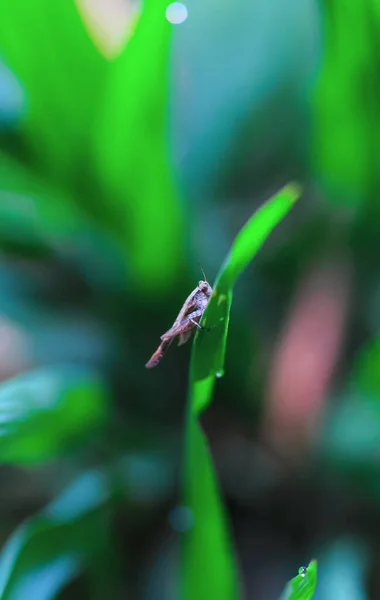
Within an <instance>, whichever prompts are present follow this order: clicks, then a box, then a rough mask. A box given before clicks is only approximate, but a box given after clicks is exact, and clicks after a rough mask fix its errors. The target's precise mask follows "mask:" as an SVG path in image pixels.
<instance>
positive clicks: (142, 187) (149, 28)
mask: <svg viewBox="0 0 380 600" xmlns="http://www.w3.org/2000/svg"><path fill="white" fill-rule="evenodd" d="M166 7H167V0H145V2H144V3H143V8H142V13H141V16H140V19H139V21H138V23H137V27H136V30H135V33H134V34H133V35H132V37H130V38H128V40H127V42H126V44H125V47H124V49H123V50H122V52H121V53H120V55H119V56H118V57H117V58H116V59H115V60H114V61H113V63H112V64H111V66H110V72H109V79H108V86H107V90H106V97H105V102H104V110H103V111H102V112H101V115H100V117H99V122H98V124H97V126H96V127H95V130H94V135H95V161H96V165H97V170H98V173H99V177H100V180H101V183H102V187H103V190H104V191H105V192H106V194H107V204H108V207H109V210H110V213H111V214H112V216H113V221H114V226H115V227H116V228H118V231H119V233H120V235H121V238H122V239H123V240H124V242H123V243H124V248H125V253H126V255H127V256H128V260H129V262H130V264H131V267H132V270H133V275H134V277H135V279H136V283H137V284H138V285H139V286H140V287H141V288H145V289H147V290H155V292H159V291H160V290H165V288H166V287H167V281H168V280H170V279H171V278H172V274H173V271H174V269H175V267H176V265H178V264H179V263H180V249H181V247H182V244H181V237H182V236H183V230H182V223H181V222H182V219H181V208H180V203H179V199H178V195H177V193H176V186H175V182H174V178H173V172H172V166H171V162H172V161H171V156H170V150H169V144H168V139H169V123H168V104H169V71H170V45H171V29H172V25H171V24H170V23H169V22H168V21H167V19H166V18H165V9H166Z"/></svg>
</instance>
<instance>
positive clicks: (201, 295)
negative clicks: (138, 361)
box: [145, 273, 212, 369]
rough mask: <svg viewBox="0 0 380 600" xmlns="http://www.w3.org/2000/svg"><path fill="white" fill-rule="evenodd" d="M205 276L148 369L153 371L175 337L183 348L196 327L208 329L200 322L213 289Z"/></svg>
mask: <svg viewBox="0 0 380 600" xmlns="http://www.w3.org/2000/svg"><path fill="white" fill-rule="evenodd" d="M203 276H204V278H205V280H204V281H200V282H199V283H198V285H197V287H196V288H195V289H194V290H193V291H192V292H191V294H190V295H189V296H188V297H187V298H186V300H185V302H184V304H183V306H182V308H181V310H180V311H179V313H178V316H177V318H176V320H175V321H174V323H173V325H172V327H171V328H170V329H169V330H168V331H167V332H166V333H164V334H163V335H162V336H161V340H162V341H161V344H160V345H159V346H158V348H157V350H156V352H155V353H154V354H153V355H152V357H151V358H150V360H148V362H147V363H146V365H145V366H146V368H147V369H152V368H153V367H156V366H157V365H158V363H159V362H160V361H161V360H162V358H163V357H164V354H165V352H166V350H167V349H168V348H169V346H170V344H171V343H172V341H173V340H174V338H175V337H177V336H178V337H179V342H178V346H182V344H185V343H186V342H187V341H188V340H189V339H190V337H191V335H192V333H193V331H194V330H195V328H196V327H198V328H199V329H206V328H205V327H202V325H200V324H199V321H200V320H201V317H202V315H203V313H204V311H205V309H206V306H207V304H208V301H209V300H210V297H211V294H212V287H211V286H210V284H209V283H208V282H207V280H206V277H205V274H204V273H203Z"/></svg>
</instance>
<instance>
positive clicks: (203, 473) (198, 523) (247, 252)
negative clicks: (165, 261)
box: [181, 184, 301, 600]
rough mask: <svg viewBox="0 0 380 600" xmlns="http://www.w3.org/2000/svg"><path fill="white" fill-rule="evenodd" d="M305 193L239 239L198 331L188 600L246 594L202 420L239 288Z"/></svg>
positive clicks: (291, 194) (282, 198)
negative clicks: (250, 266) (245, 271)
mask: <svg viewBox="0 0 380 600" xmlns="http://www.w3.org/2000/svg"><path fill="white" fill-rule="evenodd" d="M300 193H301V190H300V188H299V186H298V185H296V184H290V185H288V186H286V187H285V188H284V189H283V190H281V191H280V192H279V193H278V194H277V195H276V196H275V197H274V198H272V199H271V200H270V201H269V202H267V203H266V204H264V206H262V207H261V208H260V210H259V211H257V212H256V213H255V214H254V215H253V216H252V217H251V219H250V220H249V221H248V222H247V223H246V225H245V226H244V227H243V228H242V230H241V231H240V232H239V234H238V235H237V236H236V238H235V241H234V243H233V245H232V248H231V251H230V253H229V254H228V256H227V258H226V260H225V261H224V263H223V265H222V268H221V270H220V273H219V275H218V277H217V279H216V282H215V286H214V292H213V294H212V297H211V300H210V302H209V304H208V307H207V309H206V311H205V314H204V317H203V319H202V323H203V325H204V324H205V322H207V326H208V327H211V328H212V329H211V331H210V332H209V333H207V335H199V334H198V332H197V333H196V336H195V340H194V343H193V348H192V358H191V365H190V389H189V400H188V413H187V422H186V440H185V467H184V490H183V495H184V503H185V505H186V506H188V507H189V508H190V509H191V510H192V512H193V517H194V525H193V527H192V529H191V530H190V531H188V532H187V533H186V534H185V535H184V537H183V548H182V549H183V554H182V573H181V575H182V578H181V586H182V587H181V599H182V600H193V598H197V600H208V598H218V600H235V599H237V598H239V596H240V594H239V583H238V574H237V568H236V564H235V558H234V554H233V550H232V548H231V543H230V539H229V531H228V527H227V524H226V519H225V514H224V507H223V504H222V501H221V497H220V493H219V490H218V484H217V480H216V476H215V473H214V470H213V466H212V460H211V457H210V453H209V450H208V447H207V441H206V439H205V436H204V434H203V432H202V429H201V427H200V425H199V423H198V418H197V417H198V415H199V413H200V412H201V411H202V410H203V409H204V408H206V406H207V405H208V404H209V403H210V401H211V397H212V392H213V388H214V383H215V376H217V375H219V376H220V375H222V373H223V368H224V357H225V352H226V343H227V333H228V321H229V314H230V307H231V301H232V287H233V284H234V282H235V280H236V278H237V276H238V275H239V274H240V273H241V271H242V270H243V269H244V268H245V267H246V266H247V264H248V263H249V261H250V260H251V259H252V258H253V256H254V255H255V254H256V252H257V251H258V250H259V248H260V247H261V245H262V244H263V242H264V241H265V239H266V238H267V237H268V235H269V234H270V232H271V231H272V229H273V228H274V227H275V226H276V225H277V224H278V223H279V222H280V220H281V219H282V218H283V217H284V216H285V215H286V213H287V212H288V211H289V210H290V208H291V207H292V205H293V203H294V202H295V201H296V200H297V199H298V197H299V196H300ZM202 333H203V332H202Z"/></svg>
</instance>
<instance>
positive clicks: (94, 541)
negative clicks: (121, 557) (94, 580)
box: [0, 471, 111, 600]
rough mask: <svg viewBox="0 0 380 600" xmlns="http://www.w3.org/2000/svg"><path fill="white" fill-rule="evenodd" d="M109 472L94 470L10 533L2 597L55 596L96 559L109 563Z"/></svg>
mask: <svg viewBox="0 0 380 600" xmlns="http://www.w3.org/2000/svg"><path fill="white" fill-rule="evenodd" d="M110 499H111V498H110V488H109V482H108V480H107V477H106V476H105V475H104V474H103V473H101V472H99V471H89V472H87V473H85V474H83V475H82V476H81V477H79V478H78V479H77V480H75V481H74V482H73V483H72V484H70V485H69V486H68V487H67V488H66V489H65V490H64V491H63V492H62V493H61V495H60V496H59V497H58V498H56V500H54V501H53V502H51V503H50V504H49V505H48V506H46V508H44V509H43V510H42V511H41V512H40V513H38V514H37V515H35V516H33V517H31V518H30V519H28V520H27V521H25V522H24V523H23V524H22V525H20V526H19V527H18V529H17V530H16V531H15V532H14V533H13V534H12V535H11V537H10V539H9V540H8V541H7V543H6V544H5V546H4V548H3V549H2V551H1V554H0V600H22V599H24V598H36V599H37V598H38V600H51V599H52V598H55V597H56V595H57V593H58V592H59V590H60V589H62V588H63V587H64V586H65V585H66V584H67V583H68V582H69V581H70V580H71V579H73V578H74V577H76V576H77V575H78V574H79V573H80V572H81V571H83V569H86V568H88V567H89V566H91V564H92V563H93V562H94V561H97V560H99V558H98V557H99V555H101V556H102V557H103V558H102V560H103V561H105V562H103V565H105V564H107V566H108V567H109V566H110V565H109V561H108V560H107V554H109V548H108V547H107V546H108V544H107V540H108V520H107V513H106V510H107V504H108V503H109V502H110Z"/></svg>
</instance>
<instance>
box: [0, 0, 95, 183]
mask: <svg viewBox="0 0 380 600" xmlns="http://www.w3.org/2000/svg"><path fill="white" fill-rule="evenodd" d="M0 56H2V58H3V59H4V61H5V62H6V64H7V65H8V67H9V68H10V69H11V70H12V71H14V73H15V74H16V75H17V77H18V78H19V80H20V82H21V84H22V85H23V87H24V90H25V93H26V102H25V107H24V115H23V118H22V120H21V123H20V128H21V131H22V132H25V134H26V136H27V141H28V143H29V146H30V148H31V150H32V153H33V155H34V156H35V158H37V160H38V161H39V163H40V164H41V165H42V166H44V167H46V168H47V169H48V170H49V174H50V175H53V176H54V175H58V176H59V177H62V176H63V177H65V178H66V177H67V176H68V174H70V177H72V178H75V177H78V176H80V175H81V169H82V167H81V166H80V160H82V159H83V158H84V157H86V156H87V154H88V148H87V145H88V138H89V131H90V129H91V127H92V123H93V117H94V113H95V110H96V109H97V100H98V98H100V91H101V90H102V87H103V84H104V76H105V73H106V68H107V61H106V59H105V58H104V57H103V56H102V55H101V54H100V52H99V51H98V49H97V48H96V47H95V45H94V43H93V42H92V40H91V39H90V36H89V35H88V33H87V30H86V28H85V26H84V24H83V22H82V20H81V17H80V15H79V13H78V10H77V7H76V4H75V1H74V0H54V2H50V1H49V0H28V2H23V1H22V0H2V2H1V18H0Z"/></svg>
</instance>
